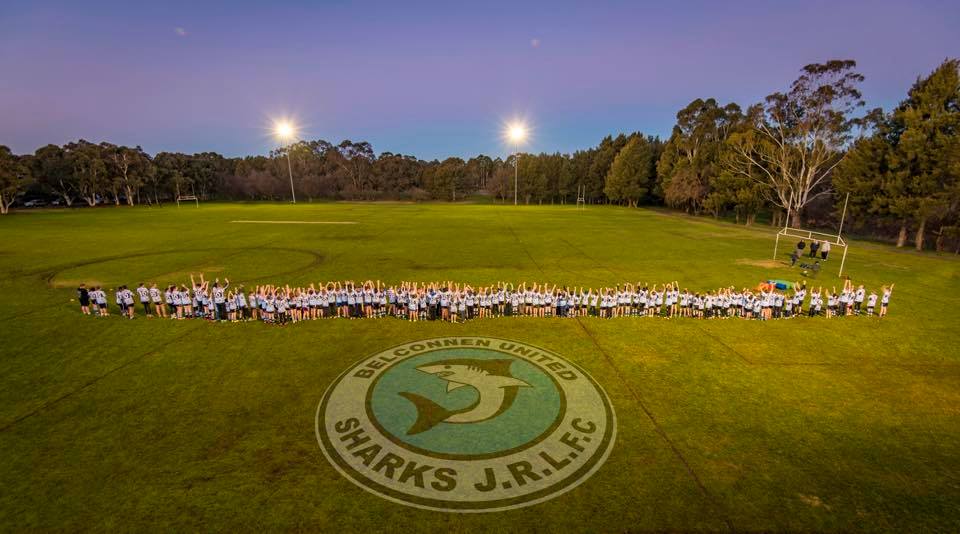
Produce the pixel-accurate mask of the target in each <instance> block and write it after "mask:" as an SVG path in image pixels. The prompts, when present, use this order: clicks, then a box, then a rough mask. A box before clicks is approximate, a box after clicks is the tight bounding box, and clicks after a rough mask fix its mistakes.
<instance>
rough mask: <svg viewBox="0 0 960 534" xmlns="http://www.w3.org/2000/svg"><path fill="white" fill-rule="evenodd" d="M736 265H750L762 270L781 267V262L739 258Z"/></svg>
mask: <svg viewBox="0 0 960 534" xmlns="http://www.w3.org/2000/svg"><path fill="white" fill-rule="evenodd" d="M736 263H737V265H750V266H751V267H763V268H764V269H774V268H776V267H783V262H781V261H779V260H751V259H750V258H740V259H739V260H737V261H736Z"/></svg>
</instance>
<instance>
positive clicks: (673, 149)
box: [657, 98, 743, 213]
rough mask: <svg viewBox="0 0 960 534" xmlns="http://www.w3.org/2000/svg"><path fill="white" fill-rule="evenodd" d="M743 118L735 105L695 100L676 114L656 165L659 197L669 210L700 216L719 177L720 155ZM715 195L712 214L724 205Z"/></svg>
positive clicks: (711, 208) (719, 195)
mask: <svg viewBox="0 0 960 534" xmlns="http://www.w3.org/2000/svg"><path fill="white" fill-rule="evenodd" d="M742 121H743V116H742V113H741V111H740V107H739V106H737V105H736V104H733V103H731V104H727V105H726V106H723V107H720V106H719V105H717V102H716V100H714V99H712V98H709V99H707V100H701V99H699V98H698V99H696V100H694V101H693V102H691V103H690V104H688V105H687V107H685V108H683V109H682V110H680V111H679V112H677V124H676V126H674V127H673V133H672V134H671V135H670V139H669V140H668V141H667V142H666V144H665V145H664V148H663V155H662V156H661V157H660V159H659V161H658V162H657V175H658V184H657V185H658V188H657V190H658V193H659V194H660V196H661V197H662V198H663V199H664V201H665V202H666V204H667V205H668V206H670V207H674V208H680V209H684V210H686V211H692V212H694V213H699V212H700V210H701V209H702V208H704V205H703V204H704V201H705V200H706V198H707V196H708V195H709V194H710V193H711V191H712V190H713V189H714V181H715V180H716V179H717V177H718V176H719V175H720V171H721V167H720V154H721V150H722V148H723V144H724V142H725V141H726V140H727V137H728V136H729V135H730V133H731V132H732V131H733V130H734V129H735V128H737V127H739V126H740V125H741V123H742ZM721 198H725V197H724V195H722V194H718V195H715V196H714V197H713V198H712V199H711V202H710V208H709V209H710V211H713V212H714V213H716V212H717V211H718V210H719V209H722V208H723V207H724V205H725V203H724V202H719V200H720V199H721Z"/></svg>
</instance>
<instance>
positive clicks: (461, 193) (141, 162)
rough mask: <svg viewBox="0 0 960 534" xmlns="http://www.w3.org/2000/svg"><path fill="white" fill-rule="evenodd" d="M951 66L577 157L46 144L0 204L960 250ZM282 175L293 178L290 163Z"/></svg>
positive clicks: (848, 64) (958, 96)
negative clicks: (665, 232) (292, 212)
mask: <svg viewBox="0 0 960 534" xmlns="http://www.w3.org/2000/svg"><path fill="white" fill-rule="evenodd" d="M958 71H960V63H958V60H956V59H947V60H945V61H944V62H943V63H942V64H941V65H940V66H939V67H938V68H937V69H936V70H934V71H933V72H932V73H930V74H929V75H927V76H926V77H920V78H918V79H917V81H916V83H915V84H914V85H913V86H912V87H911V88H910V90H909V91H908V93H907V95H906V98H905V99H904V100H903V101H902V102H901V103H900V104H899V105H898V106H897V107H896V108H894V109H893V110H890V111H884V110H882V109H880V108H877V109H872V110H865V102H864V100H863V97H862V94H861V92H860V89H859V86H860V84H861V83H862V82H863V79H864V78H863V76H862V75H861V74H859V73H858V72H857V71H856V62H854V61H852V60H831V61H827V62H825V63H815V64H811V65H807V66H805V67H804V68H803V69H802V70H801V73H800V75H799V77H798V78H797V79H796V80H795V81H794V82H793V83H792V84H791V85H790V87H789V88H788V89H787V90H785V91H777V92H773V93H771V94H770V95H768V96H767V97H766V98H764V99H763V101H761V102H758V103H755V104H752V105H750V106H748V107H747V108H746V109H744V108H742V107H741V106H740V105H738V104H736V103H726V104H721V103H718V102H717V101H716V100H715V99H713V98H698V99H696V100H694V101H693V102H691V103H690V104H689V105H687V106H686V107H684V108H683V109H681V110H680V111H679V112H678V113H677V116H676V117H677V122H676V125H675V126H674V127H673V130H672V132H671V135H670V137H669V138H668V139H666V140H661V139H660V138H658V137H656V136H650V135H644V134H643V133H641V132H633V133H630V134H620V135H616V136H612V135H611V136H607V137H605V138H603V139H602V140H601V141H600V143H599V144H598V145H597V146H595V147H591V148H587V149H584V150H578V151H576V152H574V153H572V154H562V153H552V154H548V153H540V154H527V153H521V154H519V155H510V156H508V157H506V158H494V157H490V156H485V155H479V156H476V157H473V158H470V159H468V160H463V159H461V158H456V157H451V158H447V159H444V160H442V161H441V160H432V161H425V160H421V159H419V158H417V157H415V156H411V155H404V154H394V153H390V152H384V153H381V154H379V155H377V154H376V153H375V152H374V150H373V147H372V146H371V145H370V143H367V142H364V141H359V142H355V141H351V140H345V141H342V142H340V143H339V144H333V143H330V142H328V141H324V140H312V141H311V140H304V141H299V142H296V143H293V144H291V145H289V146H286V147H283V148H279V149H276V150H274V151H272V152H270V154H268V155H266V156H247V157H240V158H226V157H223V156H221V155H219V154H216V153H213V152H204V153H199V154H192V155H190V154H181V153H171V152H161V153H158V154H155V155H153V156H151V155H149V154H147V153H146V152H145V151H144V150H142V149H141V148H140V147H133V148H131V147H126V146H118V145H113V144H110V143H99V144H96V143H91V142H88V141H85V140H79V141H76V142H72V143H68V144H66V145H63V146H57V145H47V146H44V147H41V148H39V149H38V150H36V151H35V152H34V153H33V154H25V155H14V154H12V153H11V151H10V150H9V149H8V148H6V147H3V146H0V210H2V211H3V212H4V213H6V212H7V211H8V209H9V208H10V206H11V205H13V203H14V202H16V200H17V199H18V198H27V197H30V196H32V197H35V198H36V197H44V198H46V199H48V200H54V199H55V200H56V201H57V202H58V203H60V204H61V205H65V206H74V205H78V204H79V205H89V206H94V205H97V204H104V203H110V204H114V205H121V204H126V205H131V206H132V205H135V204H151V205H156V204H162V203H164V202H169V201H171V200H174V199H176V198H177V197H178V196H183V195H196V196H198V197H200V198H202V199H225V200H226V199H235V200H280V199H286V198H289V196H290V184H289V174H288V173H289V172H292V173H293V176H294V182H295V188H296V191H297V194H298V196H300V197H306V198H307V199H308V200H313V199H349V200H378V199H402V200H448V201H458V200H462V199H465V198H467V197H469V196H472V195H477V194H483V195H488V196H492V197H494V198H495V199H497V200H499V201H501V202H506V201H507V200H508V199H510V198H512V197H513V195H514V172H516V173H517V176H518V184H517V191H516V194H517V196H518V198H519V199H520V201H521V202H523V203H525V204H531V203H535V204H543V203H559V204H563V203H573V202H576V200H577V194H578V192H581V193H582V194H583V196H584V199H585V201H586V202H588V203H615V204H621V205H625V206H639V205H662V206H667V207H670V208H674V209H680V210H684V211H686V212H688V213H692V214H709V215H712V216H714V217H727V216H729V217H731V218H734V219H735V220H736V221H738V222H742V223H744V224H748V225H749V224H753V223H754V222H755V221H756V220H757V218H758V217H763V218H765V219H767V220H769V221H770V223H771V224H773V225H779V224H787V223H789V224H791V225H794V226H797V227H799V226H814V227H816V226H831V225H833V226H835V225H836V224H837V219H838V217H839V211H840V210H841V209H842V205H843V203H844V202H845V201H846V200H847V198H848V196H849V206H848V213H847V221H849V222H850V223H851V226H850V227H848V228H854V229H857V230H858V231H860V232H861V233H864V234H870V235H872V236H874V237H881V238H886V237H889V238H891V239H895V240H896V243H897V245H898V246H904V245H905V244H906V243H907V241H908V239H909V237H910V235H911V234H912V236H913V241H914V244H915V246H916V248H917V249H918V250H921V249H923V248H924V244H925V243H926V242H927V241H926V240H927V237H928V234H929V235H933V236H935V239H934V243H935V245H934V246H935V248H936V249H937V250H943V249H944V248H945V247H947V246H948V245H953V246H954V247H957V246H960V180H958V175H960V75H958ZM288 166H289V169H288Z"/></svg>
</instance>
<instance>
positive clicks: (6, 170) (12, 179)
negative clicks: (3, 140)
mask: <svg viewBox="0 0 960 534" xmlns="http://www.w3.org/2000/svg"><path fill="white" fill-rule="evenodd" d="M30 180H31V177H30V168H29V164H28V163H26V162H24V157H23V156H16V155H14V154H13V153H12V152H10V148H8V147H6V146H4V145H0V213H2V214H6V213H7V212H8V211H9V209H10V206H11V205H12V204H13V203H14V202H15V201H16V200H17V197H18V196H20V194H21V193H23V191H24V189H26V187H27V184H28V183H29V182H30Z"/></svg>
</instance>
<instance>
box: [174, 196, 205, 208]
mask: <svg viewBox="0 0 960 534" xmlns="http://www.w3.org/2000/svg"><path fill="white" fill-rule="evenodd" d="M181 200H182V201H184V202H189V201H191V200H192V201H194V202H196V203H197V207H198V208H199V207H200V199H199V198H197V196H196V195H183V196H180V195H177V207H178V208H179V207H180V201H181Z"/></svg>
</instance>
